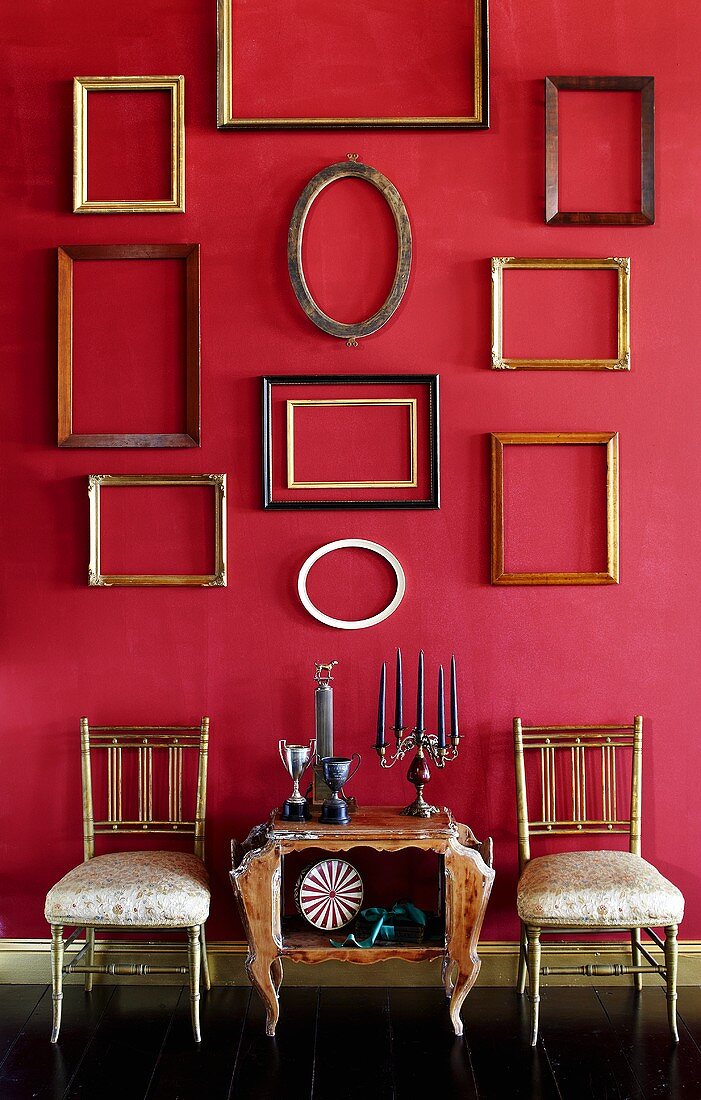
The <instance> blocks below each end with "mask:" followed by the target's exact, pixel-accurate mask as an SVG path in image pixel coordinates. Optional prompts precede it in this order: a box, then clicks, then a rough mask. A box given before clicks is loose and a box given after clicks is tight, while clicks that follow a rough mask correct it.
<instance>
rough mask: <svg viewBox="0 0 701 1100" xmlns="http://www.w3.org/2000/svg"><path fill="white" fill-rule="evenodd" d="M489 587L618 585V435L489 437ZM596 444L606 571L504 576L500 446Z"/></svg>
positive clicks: (505, 434) (506, 434) (515, 434)
mask: <svg viewBox="0 0 701 1100" xmlns="http://www.w3.org/2000/svg"><path fill="white" fill-rule="evenodd" d="M491 441H492V494H491V495H492V502H491V504H492V584H528V585H534V584H547V585H551V584H618V568H619V562H618V550H619V547H618V432H500V433H499V434H492V436H491ZM543 443H545V444H549V443H556V444H570V443H573V444H589V445H591V444H600V445H601V446H604V447H606V571H605V572H604V573H587V572H583V573H507V572H506V570H505V568H504V447H506V446H510V445H513V444H517V445H522V444H543Z"/></svg>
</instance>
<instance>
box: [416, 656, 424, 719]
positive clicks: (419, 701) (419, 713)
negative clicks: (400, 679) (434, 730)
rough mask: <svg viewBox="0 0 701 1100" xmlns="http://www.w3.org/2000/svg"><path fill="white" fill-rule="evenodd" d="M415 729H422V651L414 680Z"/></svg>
mask: <svg viewBox="0 0 701 1100" xmlns="http://www.w3.org/2000/svg"><path fill="white" fill-rule="evenodd" d="M416 728H417V730H423V728H424V651H423V649H422V650H421V652H420V653H419V673H418V677H417V680H416Z"/></svg>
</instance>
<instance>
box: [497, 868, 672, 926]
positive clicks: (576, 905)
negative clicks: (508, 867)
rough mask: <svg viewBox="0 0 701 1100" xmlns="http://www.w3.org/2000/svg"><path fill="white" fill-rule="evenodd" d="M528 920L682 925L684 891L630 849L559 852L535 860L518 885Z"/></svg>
mask: <svg viewBox="0 0 701 1100" xmlns="http://www.w3.org/2000/svg"><path fill="white" fill-rule="evenodd" d="M516 904H517V908H518V915H519V917H520V918H521V920H522V921H524V922H525V923H526V924H535V925H539V926H540V927H545V926H556V925H568V924H569V925H573V924H576V925H577V926H580V927H581V926H584V925H586V926H589V925H591V927H592V928H597V927H598V928H615V927H617V926H619V925H620V927H622V928H639V927H642V928H646V927H649V926H652V927H657V926H665V925H668V924H680V923H681V919H682V917H683V916H684V896H683V894H682V892H681V890H678V889H677V887H676V886H674V885H673V884H672V883H671V882H669V881H668V880H667V879H666V878H664V877H663V875H661V874H660V872H659V871H658V870H657V868H656V867H653V866H652V864H651V863H648V862H647V860H645V859H642V858H641V857H640V856H636V855H633V853H632V852H613V851H597V852H558V853H556V854H555V855H550V856H538V857H537V858H536V859H532V860H531V861H530V863H528V864H527V865H526V867H525V869H524V872H523V874H522V875H521V878H520V881H519V884H518V896H517V902H516Z"/></svg>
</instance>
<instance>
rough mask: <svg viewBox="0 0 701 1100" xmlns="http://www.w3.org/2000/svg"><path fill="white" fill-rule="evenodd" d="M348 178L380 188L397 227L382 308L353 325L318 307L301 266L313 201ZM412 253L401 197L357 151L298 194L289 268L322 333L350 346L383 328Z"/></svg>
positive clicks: (298, 295) (401, 293)
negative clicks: (391, 270)
mask: <svg viewBox="0 0 701 1100" xmlns="http://www.w3.org/2000/svg"><path fill="white" fill-rule="evenodd" d="M348 178H353V179H362V180H365V181H366V182H367V183H370V184H372V186H373V187H376V188H377V190H378V191H379V192H380V194H381V195H382V197H383V198H384V199H385V201H386V202H387V205H388V206H389V208H390V210H391V211H392V217H393V218H394V224H395V228H396V230H397V267H396V270H395V273H394V279H393V281H392V287H391V289H390V292H389V294H388V295H387V298H386V299H385V301H384V302H383V304H382V305H381V306H380V308H379V309H378V310H377V311H376V312H375V313H373V314H372V316H371V317H367V318H366V319H365V320H364V321H358V322H356V323H354V324H345V323H344V322H343V321H335V320H334V319H333V317H329V316H328V314H326V313H324V311H323V310H322V309H320V308H319V306H318V305H317V303H316V302H315V300H314V298H313V297H312V294H311V291H310V290H309V287H308V286H307V280H306V279H305V276H304V267H303V265H302V244H303V240H304V225H305V222H306V220H307V215H308V213H309V211H310V209H311V206H312V203H313V202H314V200H315V199H317V198H318V197H319V195H320V194H321V192H322V191H323V190H324V188H325V187H328V186H329V184H331V183H335V182H336V181H337V180H342V179H348ZM411 255H412V247H411V226H410V224H409V215H408V214H407V209H406V206H405V205H404V200H403V199H402V196H401V195H400V194H399V192H398V191H397V188H396V187H395V186H394V184H393V183H391V182H390V180H388V179H387V177H386V176H384V175H383V174H382V172H378V170H377V168H371V167H370V165H369V164H362V163H358V162H357V160H356V159H355V154H349V156H348V160H345V161H339V162H338V163H337V164H330V165H329V166H328V168H322V170H321V171H320V172H317V174H316V175H315V176H314V177H313V178H312V179H310V181H309V183H308V184H307V186H306V187H305V188H304V191H303V192H302V194H301V195H300V196H299V198H298V200H297V203H296V205H295V208H294V211H293V213H292V220H291V222H290V230H289V233H288V236H287V267H288V270H289V273H290V282H291V283H292V289H293V290H294V292H295V297H296V299H297V301H298V302H299V304H300V306H301V307H302V309H303V310H304V312H305V313H306V315H307V317H308V318H309V320H310V321H312V322H313V323H314V324H315V325H316V326H317V328H320V329H321V330H322V332H326V333H328V335H329V336H336V337H338V339H340V340H345V341H346V343H347V344H348V346H349V347H356V346H357V343H358V340H361V339H362V338H363V337H364V336H371V335H372V334H373V333H375V332H377V331H378V330H379V329H381V328H382V326H383V325H385V324H386V323H387V321H389V319H390V317H391V316H392V314H393V313H394V312H395V311H396V310H397V309H398V308H399V305H400V303H401V301H402V298H403V297H404V293H405V291H406V288H407V285H408V283H409V274H410V272H411Z"/></svg>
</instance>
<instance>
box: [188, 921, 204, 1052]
mask: <svg viewBox="0 0 701 1100" xmlns="http://www.w3.org/2000/svg"><path fill="white" fill-rule="evenodd" d="M187 954H188V962H189V970H190V1015H191V1017H192V1033H193V1035H194V1036H195V1042H196V1043H201V1042H202V1038H201V1036H200V926H199V924H196V925H194V927H192V928H188V930H187Z"/></svg>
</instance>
